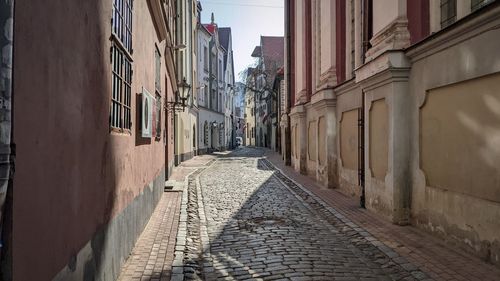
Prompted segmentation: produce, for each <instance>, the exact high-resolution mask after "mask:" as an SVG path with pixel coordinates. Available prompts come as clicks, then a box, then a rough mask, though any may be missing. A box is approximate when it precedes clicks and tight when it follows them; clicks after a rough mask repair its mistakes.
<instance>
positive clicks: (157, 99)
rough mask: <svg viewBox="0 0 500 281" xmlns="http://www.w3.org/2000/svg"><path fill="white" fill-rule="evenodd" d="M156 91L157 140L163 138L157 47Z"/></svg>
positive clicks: (159, 59)
mask: <svg viewBox="0 0 500 281" xmlns="http://www.w3.org/2000/svg"><path fill="white" fill-rule="evenodd" d="M155 91H156V114H155V116H156V120H155V121H156V124H155V127H156V130H155V133H156V134H155V140H156V141H160V140H161V55H160V52H159V51H158V48H155Z"/></svg>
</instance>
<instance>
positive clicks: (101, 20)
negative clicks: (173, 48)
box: [13, 0, 173, 280]
mask: <svg viewBox="0 0 500 281" xmlns="http://www.w3.org/2000/svg"><path fill="white" fill-rule="evenodd" d="M111 5H112V1H95V0H94V1H55V0H48V1H17V2H16V15H15V16H16V22H15V36H16V38H15V61H14V76H15V81H14V93H15V105H14V112H15V113H14V114H15V115H14V120H15V135H14V137H15V142H16V145H17V156H16V158H17V159H16V174H15V179H14V214H13V216H14V218H13V222H14V226H13V237H14V241H13V250H14V253H13V264H14V280H50V279H51V278H53V277H54V276H55V275H56V274H57V273H58V272H59V271H60V270H61V269H62V268H63V267H64V266H65V265H66V264H68V263H69V261H70V259H71V257H72V256H75V255H76V254H77V253H78V251H79V250H80V249H81V248H82V247H83V246H84V245H85V244H86V243H87V242H88V241H89V240H90V239H91V238H92V236H93V235H94V233H95V232H96V231H97V230H98V229H99V228H100V227H102V226H103V225H105V224H106V223H107V222H108V221H109V220H110V219H112V218H113V217H114V216H116V215H117V214H119V213H120V212H121V211H122V210H123V209H124V208H125V207H126V206H127V205H128V204H129V203H130V202H131V201H132V200H133V199H134V198H135V197H136V196H138V195H139V194H140V192H141V191H142V189H143V188H144V186H145V185H147V184H148V183H150V182H152V181H153V179H155V178H156V177H157V176H158V175H159V174H160V172H161V171H162V167H163V166H164V165H165V162H166V161H165V145H164V142H163V141H159V142H157V141H155V140H154V139H152V140H151V141H150V142H142V141H141V142H138V141H137V140H136V133H137V130H136V129H137V126H138V125H139V120H137V119H136V117H135V116H136V109H137V107H136V105H135V103H136V99H135V96H136V94H138V93H140V92H141V89H142V87H143V86H144V87H146V88H147V89H148V90H149V92H151V93H154V77H155V76H154V48H155V45H154V44H155V42H156V41H157V37H156V32H155V30H154V27H153V23H152V20H151V19H150V14H149V10H148V7H147V4H146V1H134V33H133V40H134V41H133V42H134V45H133V49H134V52H133V58H134V63H133V69H134V75H133V82H132V118H133V119H132V120H133V124H132V126H133V130H132V135H121V134H112V133H110V132H109V105H110V95H111V65H110V46H111V43H110V39H109V38H110V36H111V25H110V23H111V9H112V7H111ZM139 25H140V28H139ZM139 29H140V30H139ZM160 50H162V48H160ZM164 65H165V64H164V63H163V66H164ZM165 71H166V70H165V67H163V70H162V72H163V73H162V76H163V77H165V75H166V74H165ZM164 84H165V83H164ZM162 88H163V93H165V89H166V88H169V86H167V85H162ZM169 91H170V93H171V90H169ZM162 118H165V115H163V116H162ZM162 123H163V124H165V122H162ZM169 129H170V128H169ZM169 133H171V130H169ZM167 138H168V139H170V137H167ZM169 144H170V143H169ZM170 151H173V146H172V148H171V150H170ZM169 160H172V156H170V157H169Z"/></svg>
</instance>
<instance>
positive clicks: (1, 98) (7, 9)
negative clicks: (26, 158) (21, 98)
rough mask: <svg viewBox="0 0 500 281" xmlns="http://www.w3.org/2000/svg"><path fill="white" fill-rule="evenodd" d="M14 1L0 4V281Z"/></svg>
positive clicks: (7, 269) (4, 272)
mask: <svg viewBox="0 0 500 281" xmlns="http://www.w3.org/2000/svg"><path fill="white" fill-rule="evenodd" d="M13 41H14V0H6V1H0V58H1V59H0V235H1V236H0V259H1V261H0V266H1V268H0V272H1V273H0V274H1V275H0V280H11V279H12V259H11V257H12V255H11V253H12V250H11V233H12V217H11V214H12V179H13V174H14V155H15V146H14V142H13V138H12V136H13V120H12V119H13V118H12V116H13V111H12V109H13V107H12V105H13V91H12V81H13V74H12V65H13V63H12V62H13V52H14V51H13V50H14V47H13Z"/></svg>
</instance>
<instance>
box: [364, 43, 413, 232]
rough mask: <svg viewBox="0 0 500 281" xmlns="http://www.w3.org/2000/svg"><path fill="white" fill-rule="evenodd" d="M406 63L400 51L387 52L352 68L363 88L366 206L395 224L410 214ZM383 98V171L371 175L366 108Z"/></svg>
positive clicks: (369, 128) (368, 115) (407, 219)
mask: <svg viewBox="0 0 500 281" xmlns="http://www.w3.org/2000/svg"><path fill="white" fill-rule="evenodd" d="M409 68H410V63H409V62H408V60H407V58H406V56H405V55H404V53H403V52H398V51H392V52H387V53H385V54H383V55H381V56H379V57H377V58H376V59H375V60H373V61H371V62H369V63H367V64H365V65H364V66H363V67H361V68H360V69H358V70H357V71H356V80H357V81H356V82H358V83H361V87H362V88H363V91H364V92H365V100H364V102H365V105H366V106H365V159H366V161H365V178H366V202H367V207H368V208H371V209H374V210H376V211H378V212H380V213H382V214H384V215H386V216H388V217H389V218H390V219H391V220H392V222H393V223H395V224H401V225H404V224H408V223H409V216H410V183H409V182H410V181H409V177H410V167H409V163H410V116H409V114H408V112H409V102H410V95H409V86H408V76H409ZM382 99H385V103H386V106H387V116H388V119H387V121H386V122H387V131H388V132H387V141H388V143H387V148H388V155H387V161H388V163H387V171H386V174H385V177H383V178H382V179H376V178H375V176H373V175H372V169H371V168H372V166H371V165H372V163H375V162H376V161H380V159H370V155H372V154H371V153H370V150H371V149H373V147H372V145H371V139H370V138H371V137H372V134H373V135H374V133H373V131H371V130H372V128H371V127H370V126H371V122H372V120H371V115H370V110H371V106H372V104H373V102H375V101H377V100H382Z"/></svg>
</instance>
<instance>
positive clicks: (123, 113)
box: [109, 0, 133, 131]
mask: <svg viewBox="0 0 500 281" xmlns="http://www.w3.org/2000/svg"><path fill="white" fill-rule="evenodd" d="M132 2H133V0H113V20H112V23H111V26H112V33H113V36H112V38H113V42H112V47H111V66H112V87H111V88H112V93H111V109H110V118H109V119H110V126H111V128H112V129H118V130H120V131H125V130H130V129H131V128H132V118H131V103H132V90H131V84H132V58H131V55H130V54H131V53H132Z"/></svg>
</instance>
